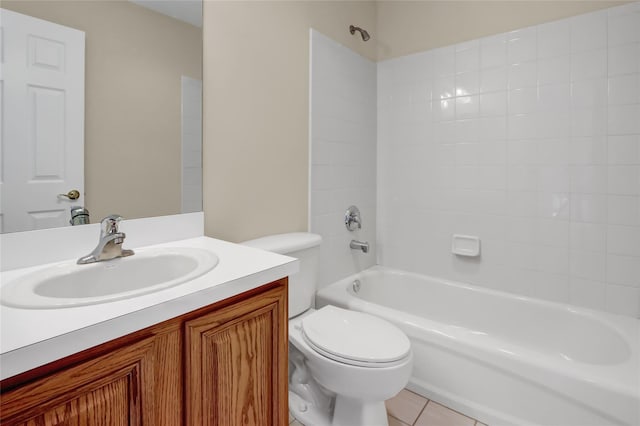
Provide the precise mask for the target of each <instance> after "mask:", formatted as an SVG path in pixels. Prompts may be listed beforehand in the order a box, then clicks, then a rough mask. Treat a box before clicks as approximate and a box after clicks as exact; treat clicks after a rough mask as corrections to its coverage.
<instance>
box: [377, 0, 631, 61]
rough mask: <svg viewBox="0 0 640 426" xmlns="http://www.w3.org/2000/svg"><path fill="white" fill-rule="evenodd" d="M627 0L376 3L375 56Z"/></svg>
mask: <svg viewBox="0 0 640 426" xmlns="http://www.w3.org/2000/svg"><path fill="white" fill-rule="evenodd" d="M623 3H628V2H627V1H591V0H590V1H584V0H582V1H575V0H574V1H543V0H538V1H516V0H511V1H400V0H398V1H380V2H378V20H377V34H376V42H377V46H378V59H379V60H384V59H390V58H395V57H398V56H404V55H408V54H411V53H416V52H420V51H423V50H428V49H433V48H435V47H441V46H448V45H451V44H456V43H460V42H462V41H466V40H473V39H476V38H480V37H484V36H487V35H491V34H499V33H502V32H506V31H511V30H515V29H518V28H524V27H528V26H531V25H536V24H541V23H544V22H550V21H554V20H557V19H562V18H566V17H569V16H573V15H579V14H581V13H587V12H591V11H594V10H598V9H602V8H606V7H613V6H616V5H619V4H623Z"/></svg>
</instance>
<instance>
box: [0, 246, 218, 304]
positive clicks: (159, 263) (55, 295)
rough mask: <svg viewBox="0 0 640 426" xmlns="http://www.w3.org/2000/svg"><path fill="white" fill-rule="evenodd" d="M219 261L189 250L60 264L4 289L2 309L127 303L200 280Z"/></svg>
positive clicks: (158, 250) (143, 252)
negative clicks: (82, 263) (118, 301)
mask: <svg viewBox="0 0 640 426" xmlns="http://www.w3.org/2000/svg"><path fill="white" fill-rule="evenodd" d="M218 260H219V259H218V256H216V255H215V254H213V253H211V252H210V251H207V250H203V249H199V248H190V247H172V248H150V249H140V250H136V253H135V255H133V256H129V257H122V258H117V259H113V260H108V261H105V262H97V263H93V264H90V265H77V264H76V261H75V260H70V261H67V262H62V263H58V264H55V265H52V266H49V267H47V268H44V269H40V270H37V271H35V272H32V273H30V274H27V275H24V276H22V277H19V278H16V279H15V280H13V281H11V282H9V283H7V284H6V285H4V286H2V295H1V297H0V301H1V302H2V304H4V305H7V306H12V307H17V308H27V309H52V308H67V307H73V306H83V305H94V304H99V303H105V302H112V301H115V300H122V299H129V298H132V297H136V296H140V295H143V294H148V293H152V292H155V291H159V290H163V289H166V288H169V287H173V286H176V285H179V284H182V283H185V282H187V281H190V280H193V279H195V278H198V277H199V276H201V275H204V274H206V273H207V272H209V271H210V270H212V269H213V268H215V267H216V265H217V264H218Z"/></svg>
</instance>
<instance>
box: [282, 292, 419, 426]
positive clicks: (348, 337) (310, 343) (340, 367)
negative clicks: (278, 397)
mask: <svg viewBox="0 0 640 426" xmlns="http://www.w3.org/2000/svg"><path fill="white" fill-rule="evenodd" d="M289 342H290V344H291V345H292V346H293V348H292V349H293V350H297V351H299V352H300V353H301V354H302V355H303V356H304V359H305V364H304V367H302V368H307V369H308V372H307V374H306V375H307V376H310V378H311V379H312V380H313V381H315V383H316V384H317V385H318V387H319V389H318V390H316V392H319V391H320V390H324V391H325V392H327V391H328V393H327V395H328V396H329V397H330V398H333V399H334V407H333V415H332V416H331V418H330V419H329V418H328V417H327V416H325V418H324V420H326V422H325V421H321V420H318V417H321V416H318V415H317V414H316V413H313V412H312V411H314V410H321V409H323V407H322V404H320V406H319V407H318V406H314V405H313V404H312V403H313V401H314V399H317V398H312V401H311V402H312V403H311V404H307V405H306V406H303V410H300V407H299V403H298V404H290V410H291V411H292V413H293V415H294V416H295V417H296V418H298V419H299V420H300V421H302V422H303V423H304V424H305V425H310V424H316V425H332V426H355V425H363V426H364V425H367V426H369V425H371V426H374V425H387V413H386V409H385V405H384V401H385V400H387V399H389V398H391V397H392V396H394V395H396V394H397V393H398V392H400V390H402V388H404V386H405V385H406V384H407V382H408V381H409V377H410V375H411V368H412V365H413V354H412V352H411V345H410V342H409V339H408V338H407V337H406V335H405V334H404V333H402V332H401V331H400V330H399V329H397V328H395V327H394V326H392V325H391V324H389V323H387V322H386V321H383V320H381V319H379V318H377V317H374V316H372V315H368V314H364V313H361V312H355V311H348V310H345V309H341V308H337V307H335V306H331V305H329V306H325V307H323V308H322V309H319V310H317V311H315V310H310V311H307V312H305V314H303V315H301V316H299V317H296V318H293V319H291V320H289ZM290 351H291V350H290ZM294 368H301V367H300V366H294ZM309 382H310V381H308V382H307V383H309ZM312 386H313V385H312ZM291 391H292V392H295V386H293V387H292V389H291ZM290 400H291V398H290ZM294 400H296V399H295V398H294ZM296 401H297V400H296ZM310 419H311V420H315V421H312V422H310ZM305 420H306V421H307V422H306V423H305Z"/></svg>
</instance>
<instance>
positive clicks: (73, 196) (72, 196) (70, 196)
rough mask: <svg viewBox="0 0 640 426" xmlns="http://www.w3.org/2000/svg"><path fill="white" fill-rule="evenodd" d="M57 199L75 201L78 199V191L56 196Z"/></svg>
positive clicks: (73, 190) (74, 190)
mask: <svg viewBox="0 0 640 426" xmlns="http://www.w3.org/2000/svg"><path fill="white" fill-rule="evenodd" d="M58 197H67V198H68V199H70V200H77V199H78V198H80V191H78V190H77V189H72V190H71V191H69V192H67V193H66V194H58Z"/></svg>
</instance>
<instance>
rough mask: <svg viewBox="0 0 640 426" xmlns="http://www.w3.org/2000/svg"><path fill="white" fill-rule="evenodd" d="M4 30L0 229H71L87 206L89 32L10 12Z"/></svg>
mask: <svg viewBox="0 0 640 426" xmlns="http://www.w3.org/2000/svg"><path fill="white" fill-rule="evenodd" d="M0 26H1V28H0V34H1V35H2V41H1V42H2V45H1V49H2V50H0V58H1V60H2V64H1V66H0V95H1V96H2V98H1V102H0V105H1V108H2V110H1V114H2V120H1V121H0V122H1V123H2V128H1V129H0V138H1V139H0V146H1V151H0V153H1V154H0V155H2V161H0V168H1V169H0V177H1V180H0V192H1V194H2V197H1V201H0V226H1V229H0V230H1V231H2V232H15V231H29V230H33V229H42V228H51V227H56V226H65V225H68V224H69V219H70V207H71V206H73V205H82V204H83V200H84V32H83V31H79V30H76V29H73V28H69V27H64V26H62V25H58V24H54V23H51V22H47V21H43V20H41V19H36V18H32V17H30V16H27V15H22V14H20V13H16V12H12V11H8V10H6V9H0ZM74 189H75V190H77V191H79V193H80V198H79V199H76V200H70V199H68V198H66V197H61V196H59V195H58V194H66V193H68V192H69V191H71V190H74Z"/></svg>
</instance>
